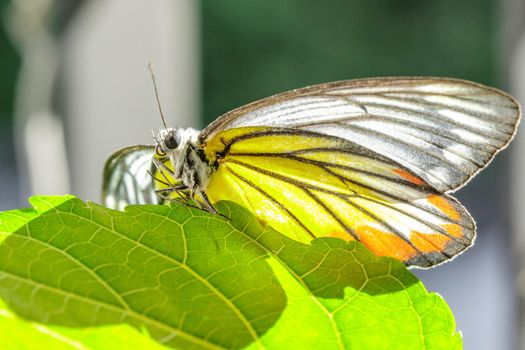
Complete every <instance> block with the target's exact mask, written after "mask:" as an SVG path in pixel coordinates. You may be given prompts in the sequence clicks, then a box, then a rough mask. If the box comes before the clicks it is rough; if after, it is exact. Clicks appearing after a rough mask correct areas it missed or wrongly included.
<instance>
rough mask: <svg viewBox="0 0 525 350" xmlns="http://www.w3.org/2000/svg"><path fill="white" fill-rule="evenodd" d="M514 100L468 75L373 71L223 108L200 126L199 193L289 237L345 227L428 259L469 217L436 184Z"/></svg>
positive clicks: (515, 112) (486, 144)
mask: <svg viewBox="0 0 525 350" xmlns="http://www.w3.org/2000/svg"><path fill="white" fill-rule="evenodd" d="M519 119H520V106H519V104H518V103H517V102H516V101H515V100H514V99H513V98H512V97H511V96H509V95H507V94H505V93H503V92H501V91H499V90H496V89H493V88H489V87H485V86H483V85H480V84H476V83H472V82H468V81H463V80H456V79H444V78H379V79H365V80H354V81H342V82H335V83H328V84H322V85H317V86H312V87H307V88H304V89H299V90H294V91H290V92H287V93H283V94H280V95H276V96H273V97H270V98H267V99H264V100H261V101H258V102H254V103H252V104H249V105H247V106H244V107H241V108H239V109H236V110H234V111H232V112H230V113H227V114H226V115H224V116H223V117H221V118H219V119H217V120H216V121H215V122H214V123H212V124H210V126H208V127H207V128H206V129H205V130H203V132H202V133H201V135H200V142H201V146H202V147H203V148H204V149H205V152H206V154H207V157H208V158H209V159H212V160H213V161H214V162H215V165H216V166H217V171H216V172H215V173H214V174H213V175H212V178H211V180H210V183H209V186H208V189H207V194H208V196H209V197H210V199H211V200H212V201H213V202H216V201H218V200H221V199H230V200H233V201H235V202H238V203H240V204H243V205H245V206H247V207H248V208H251V209H252V211H253V212H254V213H255V214H256V215H257V216H258V217H259V218H260V219H261V221H265V222H267V223H268V224H270V225H271V226H273V227H274V228H276V229H277V230H279V231H281V232H282V233H284V234H287V235H289V236H291V237H292V238H295V239H297V240H299V241H305V242H306V241H309V240H311V239H313V238H315V237H323V236H337V237H340V238H344V239H350V240H351V239H355V240H358V241H361V242H362V243H363V244H365V245H366V246H368V247H369V248H370V249H371V250H372V251H373V252H374V253H376V254H377V255H386V256H393V257H396V258H398V259H400V260H402V261H404V262H405V263H406V264H408V265H414V266H420V267H429V266H433V265H436V264H439V263H441V262H443V261H446V260H448V259H450V258H452V257H454V256H456V255H457V254H458V253H460V252H461V251H463V250H464V249H466V248H467V247H468V246H470V245H471V244H472V242H473V239H474V237H475V224H474V221H473V220H472V218H471V217H470V215H469V214H468V212H467V211H466V210H465V208H463V206H461V204H459V203H458V202H457V201H456V200H455V199H454V198H452V197H450V196H448V195H446V194H444V193H445V192H449V191H453V190H455V189H457V188H458V187H460V186H461V185H463V184H464V183H466V182H467V181H468V180H469V179H470V178H472V176H474V175H475V174H476V173H477V172H478V171H480V170H481V169H482V168H483V167H485V166H486V165H487V164H488V163H489V162H490V160H491V159H492V158H493V157H494V155H495V154H496V153H497V152H498V151H499V150H501V149H502V148H504V147H505V146H506V145H507V144H508V143H509V142H510V140H511V139H512V137H513V135H514V133H515V130H516V128H517V125H518V123H519Z"/></svg>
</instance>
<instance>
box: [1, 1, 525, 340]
mask: <svg viewBox="0 0 525 350" xmlns="http://www.w3.org/2000/svg"><path fill="white" fill-rule="evenodd" d="M0 11H1V15H2V26H1V28H0V77H1V79H0V210H6V209H11V208H18V207H21V206H27V202H26V200H27V196H29V195H31V194H64V193H73V194H75V195H77V196H79V197H80V198H82V199H84V200H92V201H96V202H100V186H101V172H102V167H103V164H104V161H105V160H106V158H107V157H108V156H109V155H110V154H111V153H112V152H114V151H116V150H117V149H119V148H122V147H125V146H128V145H133V144H139V143H151V142H152V139H151V133H150V130H156V129H158V128H160V127H161V125H162V124H161V121H160V117H159V114H158V112H157V107H156V105H155V99H154V94H153V88H152V84H151V81H150V78H149V73H148V71H147V64H148V62H149V61H152V62H154V64H155V66H156V71H157V79H158V84H159V89H160V94H161V100H162V104H163V108H164V111H165V113H166V114H167V118H168V123H169V124H171V125H173V126H194V127H199V128H200V127H202V126H204V125H206V124H207V123H209V122H210V121H212V120H214V119H215V118H216V117H218V116H219V115H221V114H222V113H224V112H226V111H228V110H230V109H233V108H235V107H238V106H240V105H242V104H245V103H248V102H251V101H253V100H255V99H259V98H262V97H266V96H269V95H271V94H274V93H278V92H281V91H285V90H289V89H293V88H298V87H302V86H305V85H310V84H315V83H321V82H327V81H333V80H342V79H351V78H361V77H371V76H392V75H431V76H450V77H457V78H463V79H469V80H474V81H477V82H480V83H484V84H488V85H492V86H495V87H498V88H501V89H504V90H507V91H509V92H511V93H512V94H514V95H515V96H516V97H517V98H518V100H521V101H522V102H524V101H525V31H524V28H525V26H524V25H525V1H524V0H506V1H503V0H499V1H496V0H429V1H420V0H377V1H370V0H328V1H318V0H283V1H268V0H250V1H247V0H222V1H213V0H201V1H195V0H154V1H146V0H69V1H66V0H62V1H58V0H0ZM524 139H525V135H523V133H522V135H519V137H518V139H517V142H515V143H513V145H512V146H511V147H510V149H509V150H508V151H506V152H504V153H503V154H501V155H500V156H498V157H497V159H496V160H495V161H494V163H493V164H492V166H490V167H489V168H488V169H486V170H485V171H484V172H483V173H482V174H481V175H480V176H478V177H477V178H476V179H475V180H474V181H472V182H471V183H470V184H469V185H468V186H467V187H466V188H464V189H462V190H461V191H460V192H459V193H458V194H457V197H458V198H459V199H460V200H461V201H462V202H463V203H464V204H465V206H466V207H467V208H468V209H469V210H470V212H471V213H472V215H473V216H474V218H476V220H477V222H478V226H479V232H478V239H477V243H476V245H475V246H474V247H473V248H472V249H471V250H469V251H468V252H467V253H465V254H463V255H462V256H461V257H459V258H458V259H457V260H455V261H454V262H453V263H450V264H446V265H444V266H440V267H438V268H436V269H433V270H430V271H416V274H417V276H418V277H419V278H421V279H422V280H423V282H424V283H425V285H426V286H427V288H428V289H429V290H431V291H435V292H437V293H439V294H441V295H442V296H443V297H444V298H445V299H446V300H447V302H448V304H449V305H450V307H451V309H452V311H453V313H454V315H455V317H456V321H457V328H458V329H459V330H461V331H462V332H463V337H464V345H465V349H525V336H524V335H525V332H524V331H523V328H524V324H523V320H524V317H523V316H524V315H525V311H524V309H523V298H524V296H525V272H524V271H525V269H524V268H525V236H524V235H525V232H524V231H525V230H524V227H525V217H524V215H523V214H525V210H524V206H525V204H524V202H523V200H522V198H525V185H524V184H523V182H524V178H525V157H524V156H523V152H524V151H525V140H524Z"/></svg>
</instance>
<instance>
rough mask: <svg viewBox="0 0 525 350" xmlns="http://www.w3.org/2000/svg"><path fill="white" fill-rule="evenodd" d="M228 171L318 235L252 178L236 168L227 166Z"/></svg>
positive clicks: (307, 230) (305, 228)
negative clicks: (248, 177)
mask: <svg viewBox="0 0 525 350" xmlns="http://www.w3.org/2000/svg"><path fill="white" fill-rule="evenodd" d="M227 170H228V172H230V173H231V174H232V175H234V176H235V177H237V178H238V179H239V180H241V181H243V182H244V183H246V184H247V185H248V186H250V187H252V188H253V189H254V190H256V191H258V192H259V193H261V194H262V195H263V196H265V197H266V198H268V199H269V200H270V201H271V202H272V203H274V204H275V205H277V206H278V207H279V208H281V209H282V210H283V211H284V212H285V213H286V214H288V215H289V216H290V217H291V218H292V219H293V220H294V221H295V222H297V223H298V224H299V225H300V226H301V227H302V228H303V229H304V230H305V231H306V232H307V233H308V234H309V235H310V236H312V237H313V238H316V236H315V235H314V234H313V233H312V232H311V231H310V230H309V229H308V227H306V225H305V224H304V223H303V222H302V221H301V220H299V218H297V216H295V214H294V213H292V212H291V211H290V210H289V209H288V208H286V207H285V206H284V205H283V204H282V203H281V202H279V201H278V200H277V199H275V198H274V197H273V196H271V195H270V194H269V193H268V192H266V191H265V190H263V189H262V188H260V187H259V186H257V185H256V184H254V183H253V182H251V181H250V180H248V179H246V178H245V177H244V176H242V175H240V174H237V173H236V172H235V171H234V170H232V169H230V168H227Z"/></svg>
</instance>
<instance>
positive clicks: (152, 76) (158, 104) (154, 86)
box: [148, 62, 168, 129]
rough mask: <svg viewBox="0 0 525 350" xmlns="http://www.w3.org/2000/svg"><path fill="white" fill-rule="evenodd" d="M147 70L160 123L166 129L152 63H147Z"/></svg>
mask: <svg viewBox="0 0 525 350" xmlns="http://www.w3.org/2000/svg"><path fill="white" fill-rule="evenodd" d="M148 68H149V72H150V74H151V80H152V81H153V88H154V89H155V98H156V99H157V106H158V107H159V112H160V117H161V118H162V124H164V128H165V129H167V128H168V126H167V125H166V119H164V113H162V106H161V104H160V98H159V90H158V89H157V80H156V79H155V70H154V69H153V63H151V62H150V63H149V64H148Z"/></svg>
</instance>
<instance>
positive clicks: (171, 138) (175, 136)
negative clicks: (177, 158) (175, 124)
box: [164, 130, 180, 149]
mask: <svg viewBox="0 0 525 350" xmlns="http://www.w3.org/2000/svg"><path fill="white" fill-rule="evenodd" d="M164 144H165V145H166V147H167V148H168V149H175V148H177V147H178V146H179V144H180V135H179V133H178V132H176V131H173V130H171V131H170V132H169V133H168V135H166V138H165V139H164Z"/></svg>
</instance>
